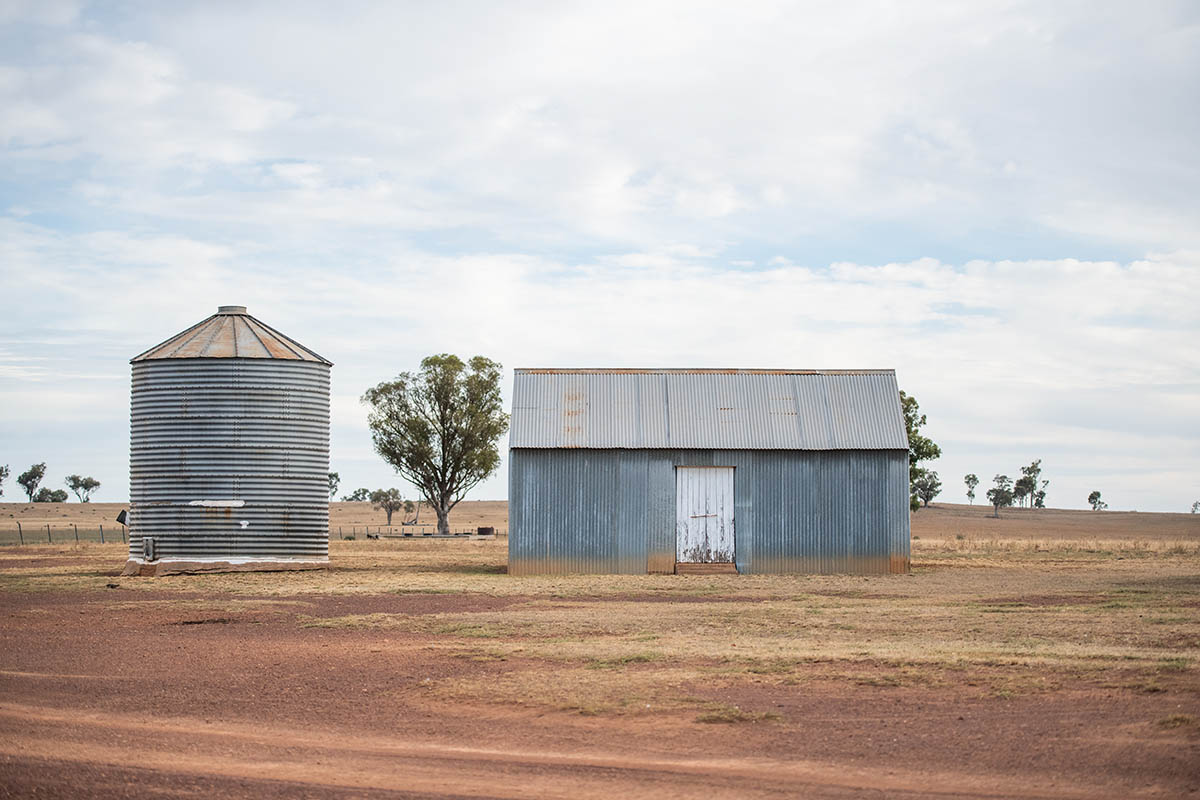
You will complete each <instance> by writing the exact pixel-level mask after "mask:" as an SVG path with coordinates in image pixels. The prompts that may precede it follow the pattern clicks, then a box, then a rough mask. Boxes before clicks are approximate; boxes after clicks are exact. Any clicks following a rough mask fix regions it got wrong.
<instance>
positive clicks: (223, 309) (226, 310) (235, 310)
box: [217, 306, 246, 314]
mask: <svg viewBox="0 0 1200 800" xmlns="http://www.w3.org/2000/svg"><path fill="white" fill-rule="evenodd" d="M217 313H218V314H245V313H246V307H245V306H217Z"/></svg>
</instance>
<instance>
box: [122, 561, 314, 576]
mask: <svg viewBox="0 0 1200 800" xmlns="http://www.w3.org/2000/svg"><path fill="white" fill-rule="evenodd" d="M328 568H329V562H328V561H237V562H234V561H150V562H144V561H133V560H130V561H127V562H125V569H124V570H122V571H121V574H122V575H127V576H132V575H141V576H144V577H157V576H161V575H196V574H199V573H202V572H282V571H284V570H297V569H328Z"/></svg>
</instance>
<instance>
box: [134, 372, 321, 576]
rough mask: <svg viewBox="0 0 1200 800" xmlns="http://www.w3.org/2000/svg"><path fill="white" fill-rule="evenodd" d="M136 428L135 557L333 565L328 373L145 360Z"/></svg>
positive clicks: (137, 381)
mask: <svg viewBox="0 0 1200 800" xmlns="http://www.w3.org/2000/svg"><path fill="white" fill-rule="evenodd" d="M130 428H131V431H130V434H131V439H130V465H129V470H130V487H129V488H130V511H129V516H130V522H129V555H130V558H132V559H134V560H141V558H142V553H143V551H142V537H143V536H153V537H154V539H155V547H156V554H157V557H158V558H159V559H163V558H168V559H187V560H190V559H211V560H223V559H230V558H234V559H279V558H284V559H301V560H324V559H326V558H328V555H329V489H328V486H329V484H328V475H327V473H328V471H329V365H328V364H326V363H323V362H317V361H301V360H283V359H211V358H205V359H199V358H197V359H151V360H145V361H137V362H134V364H133V392H132V398H131V407H130ZM197 500H200V501H230V500H241V501H244V503H245V505H244V506H242V507H240V508H220V507H218V508H213V507H204V506H195V505H191V503H192V502H193V501H197ZM243 521H245V522H247V523H248V525H246V526H244V527H243V526H242V525H241V522H243Z"/></svg>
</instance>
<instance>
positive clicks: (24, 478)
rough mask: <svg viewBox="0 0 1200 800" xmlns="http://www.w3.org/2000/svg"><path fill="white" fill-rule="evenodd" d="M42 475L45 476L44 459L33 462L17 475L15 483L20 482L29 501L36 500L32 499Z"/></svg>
mask: <svg viewBox="0 0 1200 800" xmlns="http://www.w3.org/2000/svg"><path fill="white" fill-rule="evenodd" d="M44 477H46V462H45V461H43V462H42V463H40V464H34V465H33V466H32V467H30V468H29V469H27V470H25V471H24V472H22V473H21V474H20V475H18V476H17V483H19V484H21V488H22V489H24V490H25V494H27V495H29V502H31V503H33V502H37V501H36V500H35V499H34V495H35V494H36V492H37V488H38V484H39V483H41V482H42V478H44ZM64 494H65V492H64Z"/></svg>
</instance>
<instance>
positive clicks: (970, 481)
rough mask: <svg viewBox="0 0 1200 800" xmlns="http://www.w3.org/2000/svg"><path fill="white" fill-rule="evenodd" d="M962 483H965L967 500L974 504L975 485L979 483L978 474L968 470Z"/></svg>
mask: <svg viewBox="0 0 1200 800" xmlns="http://www.w3.org/2000/svg"><path fill="white" fill-rule="evenodd" d="M963 483H965V484H966V485H967V500H968V501H969V502H970V503H971V504H972V505H974V503H975V487H976V486H978V485H979V476H978V475H976V474H975V473H974V472H968V473H967V474H966V475H965V476H964V477H963Z"/></svg>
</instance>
